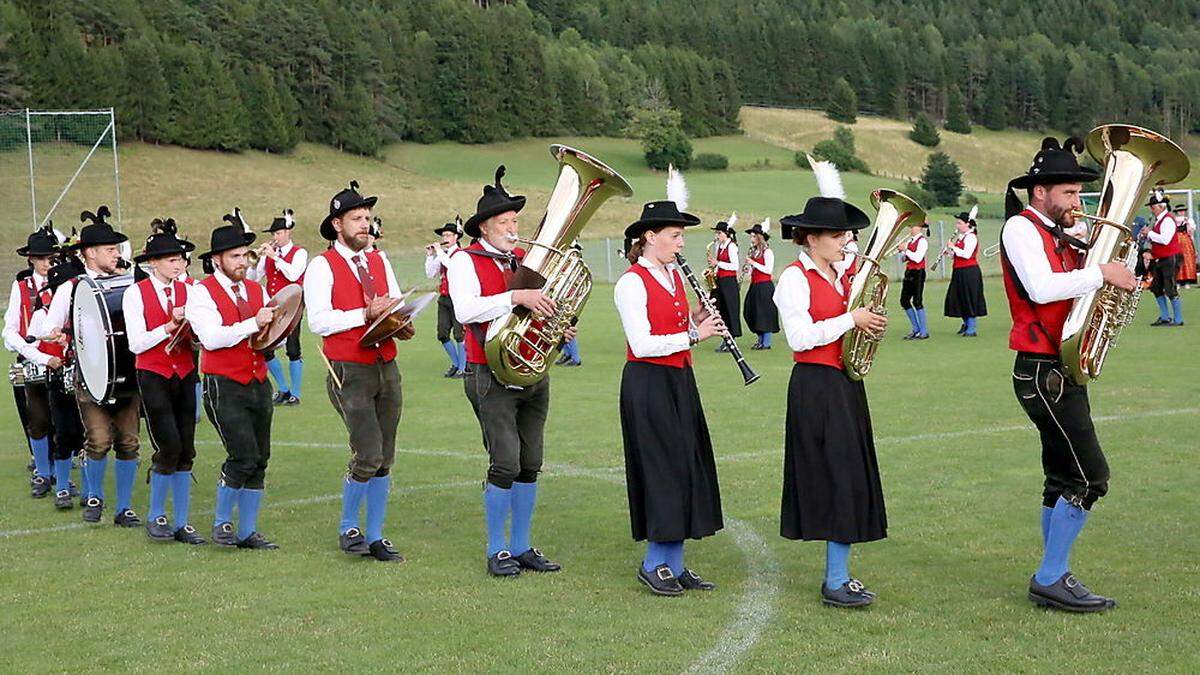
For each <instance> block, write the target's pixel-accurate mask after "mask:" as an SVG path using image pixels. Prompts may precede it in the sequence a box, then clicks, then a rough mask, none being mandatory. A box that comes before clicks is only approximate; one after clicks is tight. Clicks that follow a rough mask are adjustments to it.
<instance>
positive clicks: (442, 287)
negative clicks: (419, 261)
mask: <svg viewBox="0 0 1200 675" xmlns="http://www.w3.org/2000/svg"><path fill="white" fill-rule="evenodd" d="M454 253H458V249H457V248H455V249H454ZM454 253H451V254H450V255H454ZM438 264H439V265H441V267H442V280H441V281H440V282H438V295H441V296H446V297H448V296H449V295H450V280H449V279H448V278H447V277H446V266H445V265H443V264H442V263H438Z"/></svg>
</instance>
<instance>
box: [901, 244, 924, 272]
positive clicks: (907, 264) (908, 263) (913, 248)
mask: <svg viewBox="0 0 1200 675" xmlns="http://www.w3.org/2000/svg"><path fill="white" fill-rule="evenodd" d="M922 239H924V237H913V240H912V241H910V242H908V247H907V248H908V250H909V252H910V253H916V252H917V244H919V243H920V242H921V240H922ZM925 252H926V253H928V252H929V249H928V248H926V249H925ZM925 257H928V255H926V256H925ZM925 257H923V258H921V260H920V262H913V261H912V260H911V259H910V258H909V257H908V256H904V269H906V270H923V269H925Z"/></svg>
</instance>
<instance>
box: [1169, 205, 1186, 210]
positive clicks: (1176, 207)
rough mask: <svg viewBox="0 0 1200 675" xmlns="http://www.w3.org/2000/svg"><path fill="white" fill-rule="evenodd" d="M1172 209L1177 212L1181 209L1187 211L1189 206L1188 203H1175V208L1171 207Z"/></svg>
mask: <svg viewBox="0 0 1200 675" xmlns="http://www.w3.org/2000/svg"><path fill="white" fill-rule="evenodd" d="M1171 210H1172V211H1175V212H1179V211H1187V210H1188V207H1187V204H1176V205H1175V208H1173V209H1171Z"/></svg>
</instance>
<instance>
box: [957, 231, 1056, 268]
mask: <svg viewBox="0 0 1200 675" xmlns="http://www.w3.org/2000/svg"><path fill="white" fill-rule="evenodd" d="M1034 222H1037V221H1034ZM966 244H967V238H966V237H963V239H962V241H960V242H958V243H957V244H955V245H954V248H957V249H959V250H962V249H964V248H966ZM963 267H979V235H976V236H975V250H974V251H971V257H970V258H960V257H958V256H954V269H956V270H957V269H962V268H963Z"/></svg>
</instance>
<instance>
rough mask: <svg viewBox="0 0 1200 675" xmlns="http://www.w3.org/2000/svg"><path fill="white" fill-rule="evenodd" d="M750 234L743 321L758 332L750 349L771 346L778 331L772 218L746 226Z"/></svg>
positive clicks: (752, 330)
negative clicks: (771, 243)
mask: <svg viewBox="0 0 1200 675" xmlns="http://www.w3.org/2000/svg"><path fill="white" fill-rule="evenodd" d="M745 232H746V234H748V235H750V250H749V251H748V252H747V253H746V265H747V266H749V267H750V287H749V288H747V289H746V304H745V308H746V309H745V313H746V325H747V326H749V327H750V332H752V333H754V334H755V335H756V336H758V339H757V340H756V341H755V342H754V345H753V346H752V347H750V348H751V349H770V348H771V335H772V334H774V333H778V332H779V310H778V309H777V308H776V307H775V301H774V300H773V299H772V296H774V295H775V281H774V278H773V277H772V274H773V273H774V271H775V252H774V251H772V250H771V245H770V243H769V242H770V240H771V219H770V218H767V219H766V220H764V221H762V222H761V223H755V224H754V225H753V226H751V227H750V229H748V230H745Z"/></svg>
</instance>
